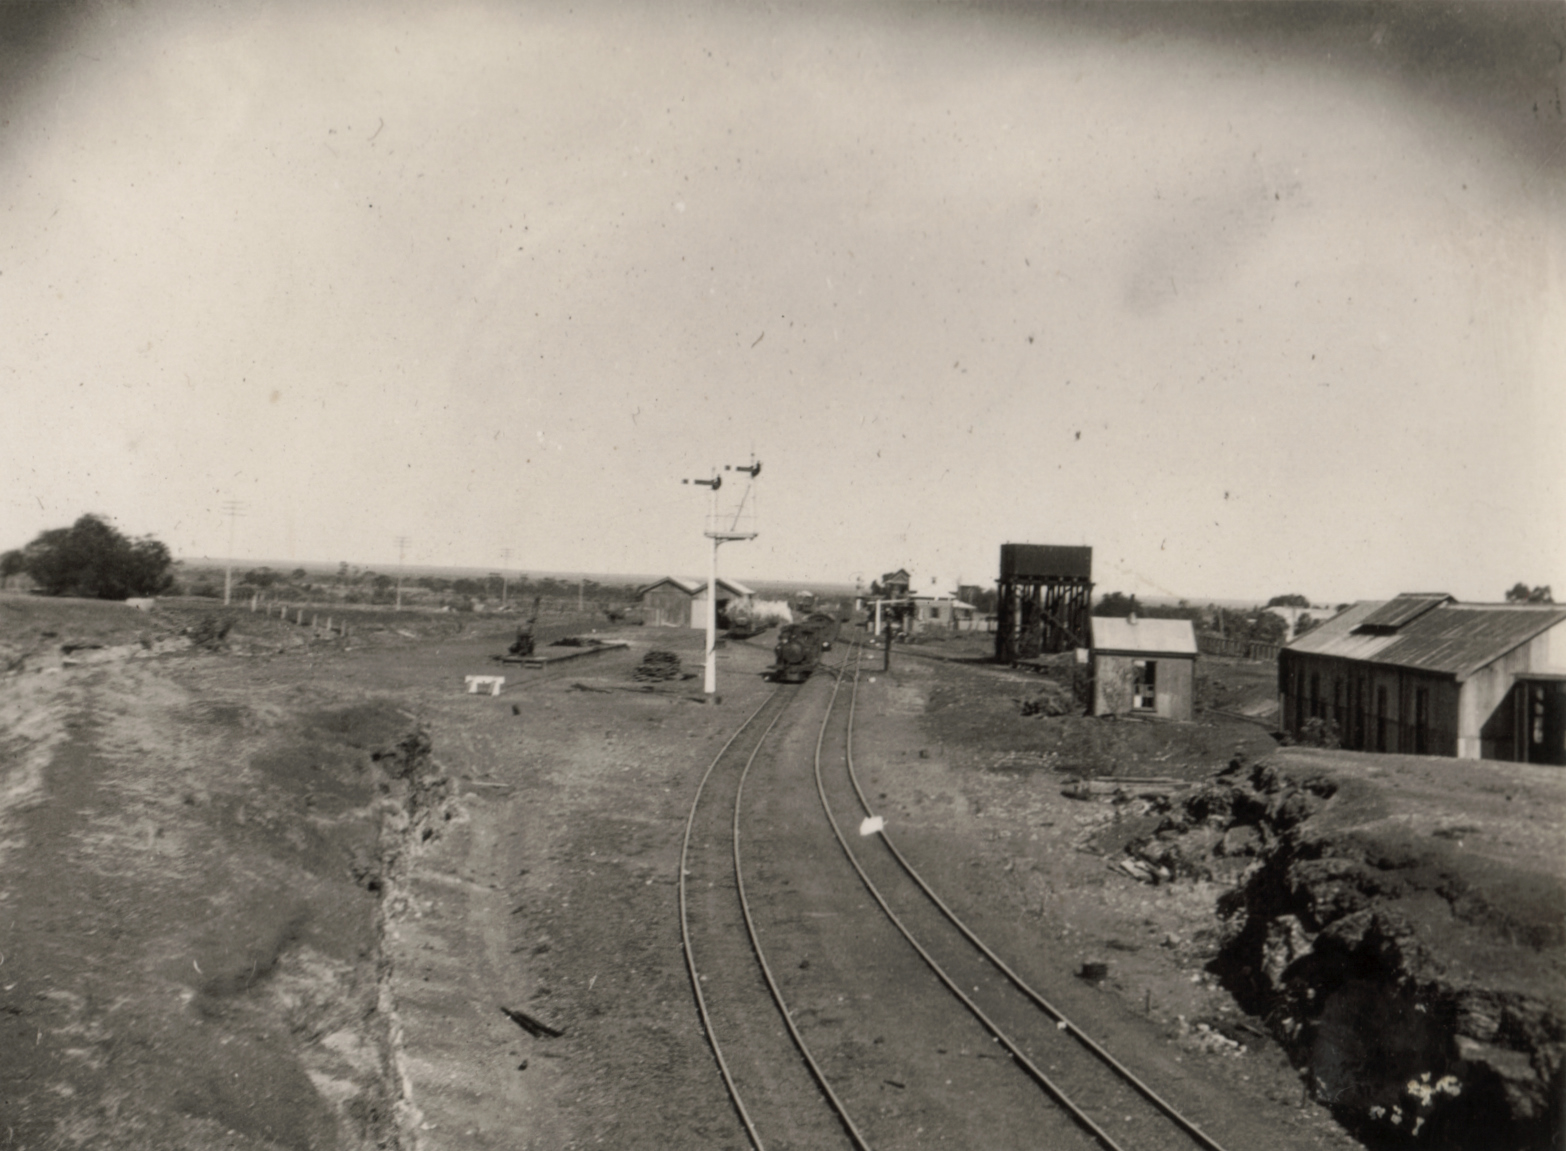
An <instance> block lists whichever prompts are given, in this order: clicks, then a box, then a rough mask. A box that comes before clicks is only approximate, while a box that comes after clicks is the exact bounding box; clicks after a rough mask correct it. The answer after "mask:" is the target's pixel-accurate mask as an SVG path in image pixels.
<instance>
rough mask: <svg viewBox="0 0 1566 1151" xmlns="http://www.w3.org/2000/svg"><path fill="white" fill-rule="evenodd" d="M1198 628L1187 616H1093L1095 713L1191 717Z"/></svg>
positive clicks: (1184, 718)
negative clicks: (1159, 617) (1141, 617)
mask: <svg viewBox="0 0 1566 1151" xmlns="http://www.w3.org/2000/svg"><path fill="white" fill-rule="evenodd" d="M1195 710H1196V630H1195V628H1193V627H1192V626H1191V621H1190V620H1188V619H1139V618H1138V617H1137V616H1136V615H1135V614H1134V613H1133V614H1132V615H1130V616H1127V617H1126V618H1125V619H1117V618H1115V617H1113V616H1098V617H1095V618H1094V620H1093V714H1094V715H1143V716H1157V717H1158V718H1160V719H1178V720H1190V719H1191V718H1192V716H1193V715H1194V714H1195Z"/></svg>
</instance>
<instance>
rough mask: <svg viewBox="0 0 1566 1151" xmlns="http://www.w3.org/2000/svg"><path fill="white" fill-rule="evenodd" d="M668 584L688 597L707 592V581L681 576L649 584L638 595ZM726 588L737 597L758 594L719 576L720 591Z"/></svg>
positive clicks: (669, 577) (667, 577) (665, 577)
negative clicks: (682, 577)
mask: <svg viewBox="0 0 1566 1151" xmlns="http://www.w3.org/2000/svg"><path fill="white" fill-rule="evenodd" d="M666 583H667V584H673V585H674V586H675V587H677V588H679V589H680V590H681V591H682V592H684V593H685V594H686V595H691V596H695V595H701V594H702V593H703V592H705V591H706V590H707V581H706V580H693V579H681V578H680V577H679V576H664V577H663V578H662V579H661V580H658V581H657V582H655V583H650V584H648V585H647V586H646V587H644V588H642V589H641V591H639V592H637V594H638V595H646V594H647V593H648V592H650V591H652V590H653V588H655V587H662V586H663V585H664V584H666ZM725 588H727V589H728V590H729V591H731V592H733V593H734V594H735V595H740V596H746V595H755V594H756V593H755V592H753V591H751V590H750V588H748V587H746V586H745V585H744V584H742V583H735V582H734V581H733V580H731V579H724V578H723V577H722V576H719V577H718V590H719V591H722V590H724V589H725Z"/></svg>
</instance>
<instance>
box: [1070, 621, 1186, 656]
mask: <svg viewBox="0 0 1566 1151" xmlns="http://www.w3.org/2000/svg"><path fill="white" fill-rule="evenodd" d="M1093 650H1094V651H1101V652H1134V653H1135V654H1137V655H1195V654H1196V630H1195V629H1194V628H1193V627H1192V626H1191V621H1190V620H1188V619H1146V618H1138V619H1137V620H1136V622H1135V623H1133V622H1131V621H1130V620H1129V619H1117V618H1116V617H1114V616H1101V615H1096V616H1094V617H1093Z"/></svg>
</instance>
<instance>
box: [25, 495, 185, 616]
mask: <svg viewBox="0 0 1566 1151" xmlns="http://www.w3.org/2000/svg"><path fill="white" fill-rule="evenodd" d="M10 554H11V553H7V555H10ZM6 566H7V567H10V566H11V563H10V562H7V564H6ZM173 566H174V557H173V556H172V555H170V554H169V549H168V548H167V547H166V546H165V545H164V544H163V543H162V542H160V541H159V540H156V539H154V538H153V537H152V536H142V537H141V538H139V539H130V538H128V537H126V536H125V535H124V534H122V533H121V532H120V531H119V530H118V529H117V528H115V527H114V525H113V524H111V523H109V522H108V521H107V520H106V519H104V518H102V517H101V516H96V515H91V514H89V515H84V516H82V517H81V518H80V519H78V520H77V521H76V522H75V523H74V524H72V525H71V526H70V527H68V528H53V529H51V530H49V531H46V532H41V533H39V535H38V536H37V538H35V539H34V540H33V542H32V543H30V544H28V545H27V546H26V547H25V548H23V549H22V553H21V570H22V571H24V572H26V573H27V574H28V576H30V577H31V578H32V580H33V582H34V583H35V584H37V585H38V590H39V591H40V592H41V593H43V594H44V595H74V596H82V597H84V598H87V599H128V598H129V597H131V596H145V595H161V594H162V593H164V592H166V591H168V590H169V589H170V587H172V585H173V583H174V578H173V573H172V571H171V569H172V568H173Z"/></svg>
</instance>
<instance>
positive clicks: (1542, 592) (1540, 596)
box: [1506, 582, 1555, 603]
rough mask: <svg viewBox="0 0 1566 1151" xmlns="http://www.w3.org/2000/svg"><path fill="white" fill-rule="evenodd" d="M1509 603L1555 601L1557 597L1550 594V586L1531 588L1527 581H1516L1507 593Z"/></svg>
mask: <svg viewBox="0 0 1566 1151" xmlns="http://www.w3.org/2000/svg"><path fill="white" fill-rule="evenodd" d="M1506 602H1507V603H1554V602H1555V599H1554V597H1553V596H1552V595H1551V594H1550V587H1549V585H1548V584H1545V585H1544V586H1543V587H1535V588H1531V587H1529V586H1528V585H1527V584H1525V583H1521V582H1519V583H1514V584H1513V585H1512V588H1511V590H1510V591H1508V592H1507V593H1506Z"/></svg>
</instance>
